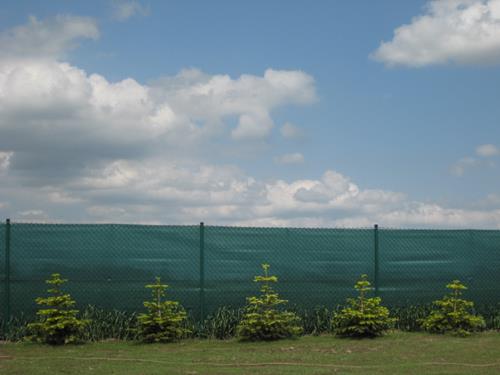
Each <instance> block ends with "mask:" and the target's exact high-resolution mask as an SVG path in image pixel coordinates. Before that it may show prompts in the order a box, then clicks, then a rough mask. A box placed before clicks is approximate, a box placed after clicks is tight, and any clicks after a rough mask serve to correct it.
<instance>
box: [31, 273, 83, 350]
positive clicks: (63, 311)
mask: <svg viewBox="0 0 500 375" xmlns="http://www.w3.org/2000/svg"><path fill="white" fill-rule="evenodd" d="M67 281H68V280H67V279H62V278H61V275H60V274H59V273H53V274H52V275H51V278H50V279H49V280H46V281H45V282H46V283H47V284H49V285H50V289H48V290H47V292H48V293H49V294H50V296H49V297H39V298H37V299H36V300H35V301H36V303H37V304H38V305H45V306H47V308H44V309H40V310H38V312H37V313H36V315H38V316H39V321H38V322H35V323H30V324H28V326H27V328H28V331H29V332H30V333H31V335H30V336H28V338H29V339H31V340H32V341H36V342H40V343H46V344H50V345H63V344H72V343H76V342H78V341H79V340H80V338H81V334H82V330H83V329H84V328H85V326H86V325H87V324H88V323H89V322H90V321H89V320H84V319H78V318H77V315H78V310H75V309H74V308H73V307H74V306H75V304H76V302H75V301H74V300H73V299H71V296H70V295H69V294H68V293H64V292H63V291H62V290H61V285H63V284H64V283H66V282H67Z"/></svg>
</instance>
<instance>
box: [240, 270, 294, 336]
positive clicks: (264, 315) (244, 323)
mask: <svg viewBox="0 0 500 375" xmlns="http://www.w3.org/2000/svg"><path fill="white" fill-rule="evenodd" d="M269 268H270V266H269V264H263V265H262V269H263V271H264V275H262V276H255V278H254V282H256V283H260V285H261V287H260V292H261V295H260V296H257V297H249V298H247V306H246V307H245V311H244V314H243V318H242V320H241V322H240V324H239V325H238V327H237V334H238V336H239V338H240V339H241V340H247V341H257V340H279V339H284V338H290V337H294V336H297V335H300V334H301V333H302V328H301V327H300V326H299V318H298V316H297V315H295V314H294V313H292V312H287V311H284V310H282V309H280V307H281V306H283V305H285V304H286V303H288V301H287V300H284V299H280V297H279V295H278V293H276V292H275V291H274V290H273V288H272V286H271V284H272V283H276V282H278V278H277V277H276V276H270V275H269Z"/></svg>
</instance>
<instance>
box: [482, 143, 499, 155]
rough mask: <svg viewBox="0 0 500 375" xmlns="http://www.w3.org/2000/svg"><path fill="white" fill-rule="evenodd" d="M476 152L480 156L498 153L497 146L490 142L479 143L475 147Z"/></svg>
mask: <svg viewBox="0 0 500 375" xmlns="http://www.w3.org/2000/svg"><path fill="white" fill-rule="evenodd" d="M476 154H477V155H479V156H482V157H485V158H487V157H491V156H496V155H499V154H500V150H499V149H498V147H496V146H495V145H492V144H486V145H480V146H478V147H477V148H476Z"/></svg>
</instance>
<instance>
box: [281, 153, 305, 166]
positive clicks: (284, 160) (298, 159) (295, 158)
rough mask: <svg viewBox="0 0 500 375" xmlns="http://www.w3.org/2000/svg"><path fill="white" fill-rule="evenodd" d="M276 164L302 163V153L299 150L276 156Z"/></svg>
mask: <svg viewBox="0 0 500 375" xmlns="http://www.w3.org/2000/svg"><path fill="white" fill-rule="evenodd" d="M274 161H275V162H276V163H277V164H303V163H304V155H302V154H301V153H300V152H294V153H292V154H284V155H281V156H278V157H276V158H275V159H274Z"/></svg>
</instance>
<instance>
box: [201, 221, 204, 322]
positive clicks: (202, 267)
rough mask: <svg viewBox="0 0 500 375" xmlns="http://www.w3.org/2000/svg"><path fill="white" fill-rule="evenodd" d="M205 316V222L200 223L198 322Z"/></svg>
mask: <svg viewBox="0 0 500 375" xmlns="http://www.w3.org/2000/svg"><path fill="white" fill-rule="evenodd" d="M204 318H205V224H203V222H201V223H200V322H203V320H204Z"/></svg>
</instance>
